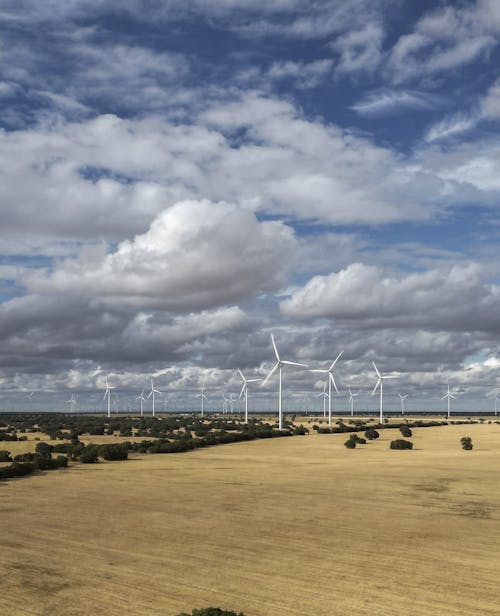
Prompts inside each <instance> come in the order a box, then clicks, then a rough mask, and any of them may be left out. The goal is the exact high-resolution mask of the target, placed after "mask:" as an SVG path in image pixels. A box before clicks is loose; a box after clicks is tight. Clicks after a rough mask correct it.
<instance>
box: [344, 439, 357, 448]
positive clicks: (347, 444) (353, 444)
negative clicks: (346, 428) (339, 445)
mask: <svg viewBox="0 0 500 616" xmlns="http://www.w3.org/2000/svg"><path fill="white" fill-rule="evenodd" d="M344 447H347V449H356V439H354V438H352V437H350V438H348V439H347V441H346V442H345V443H344Z"/></svg>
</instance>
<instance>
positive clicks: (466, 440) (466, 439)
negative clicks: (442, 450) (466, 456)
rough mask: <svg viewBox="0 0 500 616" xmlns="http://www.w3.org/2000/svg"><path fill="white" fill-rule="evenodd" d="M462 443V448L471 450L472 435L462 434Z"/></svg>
mask: <svg viewBox="0 0 500 616" xmlns="http://www.w3.org/2000/svg"><path fill="white" fill-rule="evenodd" d="M460 444H461V445H462V449H465V450H466V451H470V450H471V449H472V447H473V445H472V439H471V437H470V436H462V438H461V439H460Z"/></svg>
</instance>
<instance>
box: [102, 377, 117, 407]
mask: <svg viewBox="0 0 500 616" xmlns="http://www.w3.org/2000/svg"><path fill="white" fill-rule="evenodd" d="M112 389H115V388H114V387H111V385H110V384H109V383H108V377H106V391H105V392H104V397H103V400H106V398H108V417H111V390H112Z"/></svg>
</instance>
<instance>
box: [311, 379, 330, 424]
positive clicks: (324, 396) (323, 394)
mask: <svg viewBox="0 0 500 616" xmlns="http://www.w3.org/2000/svg"><path fill="white" fill-rule="evenodd" d="M320 396H323V417H326V401H327V399H328V397H329V396H328V392H327V391H326V383H324V385H323V391H320V392H319V394H314V397H315V398H319V397H320Z"/></svg>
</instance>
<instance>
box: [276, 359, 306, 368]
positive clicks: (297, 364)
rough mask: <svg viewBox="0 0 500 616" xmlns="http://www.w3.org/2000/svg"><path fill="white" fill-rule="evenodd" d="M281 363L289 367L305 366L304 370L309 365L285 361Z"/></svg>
mask: <svg viewBox="0 0 500 616" xmlns="http://www.w3.org/2000/svg"><path fill="white" fill-rule="evenodd" d="M281 363H282V364H287V365H288V366H303V367H304V368H307V364H299V363H298V362H296V361H285V360H283V361H282V362H281Z"/></svg>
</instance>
